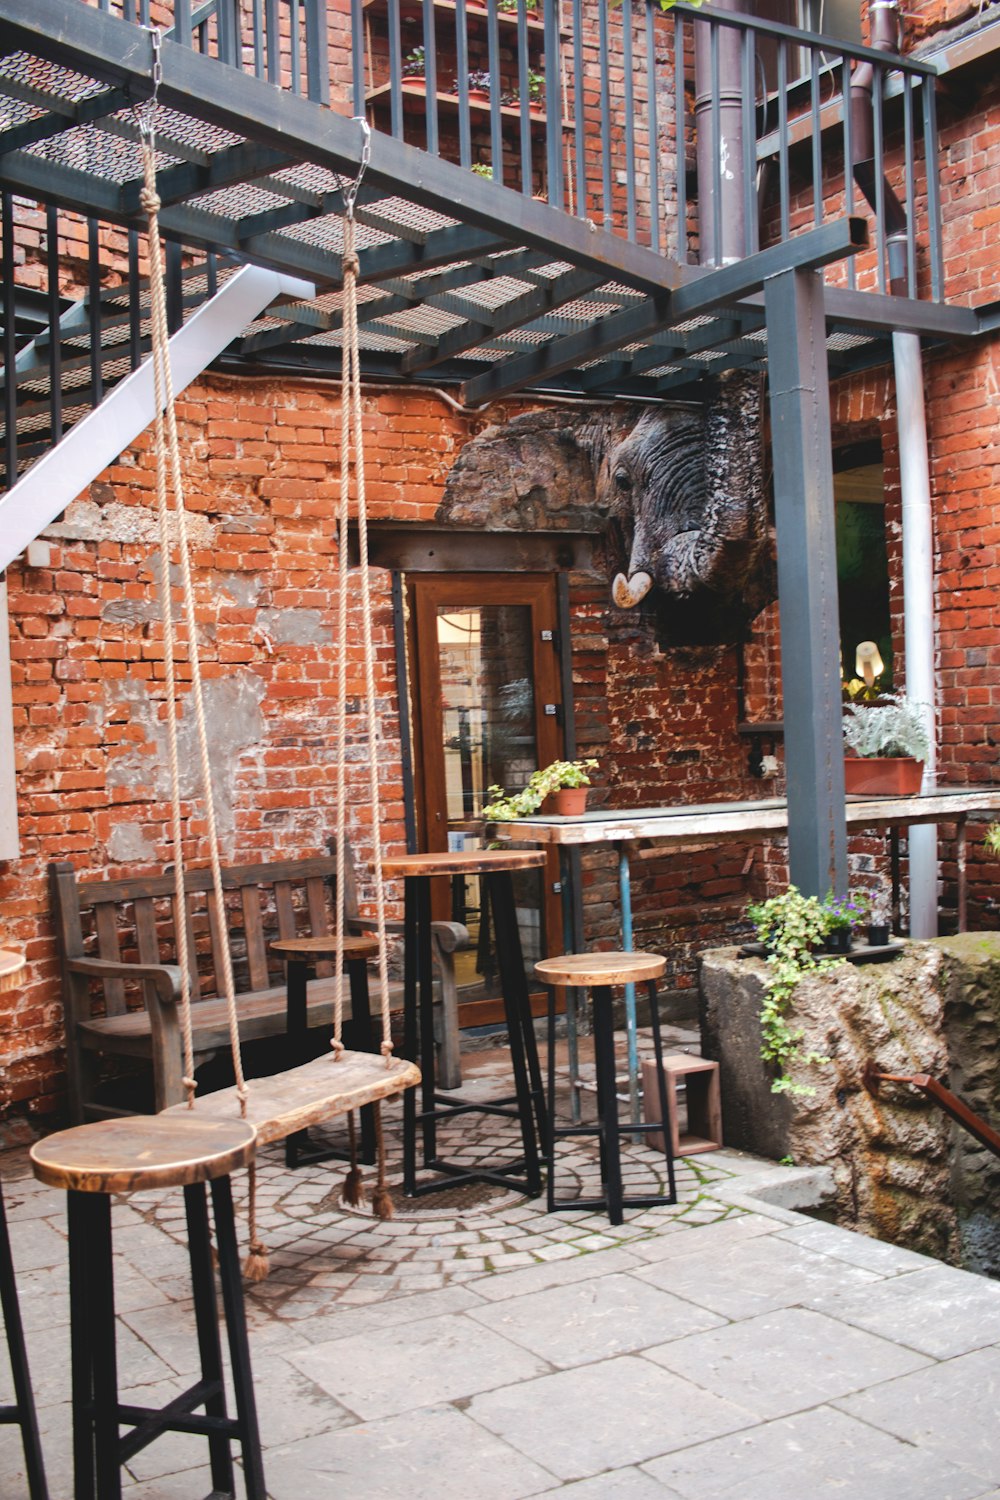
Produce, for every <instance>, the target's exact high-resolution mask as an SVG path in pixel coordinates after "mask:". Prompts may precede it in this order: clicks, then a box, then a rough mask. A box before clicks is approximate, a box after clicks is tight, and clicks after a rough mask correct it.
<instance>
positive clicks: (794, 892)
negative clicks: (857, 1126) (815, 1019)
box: [747, 885, 834, 1095]
mask: <svg viewBox="0 0 1000 1500" xmlns="http://www.w3.org/2000/svg"><path fill="white" fill-rule="evenodd" d="M747 916H748V917H749V919H750V921H751V922H752V923H753V925H754V929H755V931H756V933H757V937H758V938H759V939H760V941H761V942H762V943H763V944H764V949H765V961H766V963H767V967H768V971H769V972H768V980H767V988H766V990H765V994H764V1000H763V1003H762V1004H761V1008H760V1034H761V1042H760V1055H761V1057H762V1058H763V1059H764V1061H765V1062H766V1063H769V1064H770V1065H771V1066H772V1067H773V1068H774V1070H775V1077H774V1079H773V1081H772V1083H771V1092H772V1093H773V1094H799V1095H803V1094H804V1095H808V1094H813V1093H815V1092H816V1091H815V1089H813V1088H811V1087H810V1086H809V1085H808V1084H805V1083H798V1082H796V1081H795V1080H794V1079H792V1078H790V1077H789V1076H788V1069H789V1065H790V1064H791V1063H793V1062H796V1063H800V1064H805V1065H811V1064H819V1063H825V1062H828V1061H829V1059H828V1058H826V1057H824V1056H823V1055H822V1053H818V1052H803V1051H802V1046H801V1042H802V1033H801V1031H794V1030H793V1029H792V1027H791V1026H790V1025H789V1022H788V1011H789V1010H790V1009H791V1004H792V995H793V994H794V992H795V986H796V985H797V984H798V983H799V981H800V980H801V979H802V978H804V976H805V975H807V974H817V973H823V972H824V971H825V970H826V969H828V968H830V967H831V966H832V964H833V962H834V960H833V959H824V958H817V957H816V956H815V955H816V951H817V950H818V949H819V948H820V947H821V946H822V944H823V940H824V938H825V937H826V933H827V922H828V915H827V912H826V910H825V909H824V906H823V903H822V902H821V901H820V900H819V899H818V898H817V897H816V896H803V894H802V892H801V891H800V890H799V889H798V887H797V886H794V885H790V886H789V887H788V889H787V891H784V892H783V893H782V895H780V896H771V897H770V898H769V899H768V900H767V901H760V902H756V903H751V904H750V905H749V906H748V907H747Z"/></svg>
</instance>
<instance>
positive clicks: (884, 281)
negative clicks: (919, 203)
mask: <svg viewBox="0 0 1000 1500" xmlns="http://www.w3.org/2000/svg"><path fill="white" fill-rule="evenodd" d="M874 66H875V76H874V78H873V79H872V115H873V124H874V139H873V147H874V151H875V253H876V255H877V258H878V289H879V291H880V292H883V293H884V292H886V291H887V290H888V276H887V273H886V266H885V261H886V235H885V176H884V173H883V169H884V166H885V150H884V146H883V120H882V90H883V89H884V87H885V69H884V68H883V67H882V66H881V65H880V64H879V63H876V64H875V65H874Z"/></svg>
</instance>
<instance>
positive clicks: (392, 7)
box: [388, 0, 430, 139]
mask: <svg viewBox="0 0 1000 1500" xmlns="http://www.w3.org/2000/svg"><path fill="white" fill-rule="evenodd" d="M388 17H389V130H390V131H391V133H392V134H393V135H394V136H396V138H397V139H402V135H403V90H402V85H401V83H400V79H401V77H402V71H403V43H402V40H401V37H400V31H399V0H389V8H388ZM424 84H425V86H426V87H428V88H429V87H430V84H429V82H428V80H427V77H426V74H425V76H424Z"/></svg>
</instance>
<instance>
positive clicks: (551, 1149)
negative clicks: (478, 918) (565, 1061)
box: [545, 984, 576, 1213]
mask: <svg viewBox="0 0 1000 1500" xmlns="http://www.w3.org/2000/svg"><path fill="white" fill-rule="evenodd" d="M546 991H547V994H548V999H549V1004H548V1042H549V1054H548V1057H547V1059H546V1064H547V1073H548V1085H549V1092H548V1108H547V1118H546V1125H547V1129H546V1133H545V1164H546V1168H547V1172H546V1188H545V1201H546V1207H547V1208H548V1211H549V1213H552V1212H554V1210H555V1206H556V990H555V985H551V984H550V985H547V986H546ZM570 1087H571V1088H575V1087H576V1080H575V1079H573V1077H572V1074H571V1076H570Z"/></svg>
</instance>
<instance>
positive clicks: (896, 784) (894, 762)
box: [844, 755, 924, 797]
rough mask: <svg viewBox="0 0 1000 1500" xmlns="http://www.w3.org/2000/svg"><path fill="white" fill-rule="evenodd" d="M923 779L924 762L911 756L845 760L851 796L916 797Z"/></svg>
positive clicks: (857, 757)
mask: <svg viewBox="0 0 1000 1500" xmlns="http://www.w3.org/2000/svg"><path fill="white" fill-rule="evenodd" d="M923 775H924V763H923V761H922V760H913V759H912V758H911V757H909V756H903V755H899V756H896V755H873V756H857V755H845V756H844V787H845V789H846V791H847V792H849V793H850V792H856V793H861V794H863V795H866V796H872V795H876V796H877V795H879V794H881V795H883V796H887V797H915V796H916V795H917V793H918V792H919V791H920V783H921V781H922V780H923Z"/></svg>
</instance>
